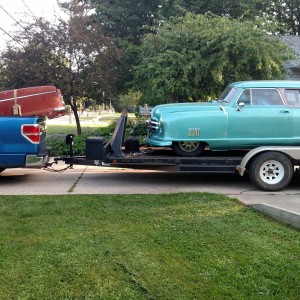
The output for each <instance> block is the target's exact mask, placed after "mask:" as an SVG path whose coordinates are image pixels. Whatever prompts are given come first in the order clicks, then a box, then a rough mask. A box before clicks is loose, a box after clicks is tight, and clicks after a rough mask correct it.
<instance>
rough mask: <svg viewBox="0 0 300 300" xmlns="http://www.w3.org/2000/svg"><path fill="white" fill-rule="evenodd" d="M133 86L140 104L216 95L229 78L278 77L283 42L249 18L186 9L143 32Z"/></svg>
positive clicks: (283, 56) (285, 54) (281, 72)
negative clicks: (157, 27)
mask: <svg viewBox="0 0 300 300" xmlns="http://www.w3.org/2000/svg"><path fill="white" fill-rule="evenodd" d="M141 57H142V60H141V63H140V64H139V66H137V67H136V69H135V78H134V81H133V85H134V87H135V88H136V89H137V90H140V91H141V92H142V93H143V97H142V100H143V103H148V104H149V105H155V104H159V103H166V102H178V101H196V100H199V99H200V100H204V99H207V98H209V97H216V96H217V95H219V93H220V92H221V91H222V90H223V89H224V87H225V86H226V85H227V84H228V83H230V82H233V81H239V80H252V79H275V78H276V79H278V78H282V77H283V75H284V73H285V69H284V65H283V64H284V62H285V61H286V60H287V59H288V58H290V57H291V55H290V52H289V51H287V46H286V45H285V44H283V43H282V42H280V41H279V40H278V39H276V38H274V37H270V36H269V35H267V34H266V33H265V31H264V30H263V29H261V28H259V27H258V26H257V24H255V23H253V22H250V21H248V22H241V21H239V20H231V19H228V18H225V17H214V16H210V15H193V14H187V15H186V16H185V17H184V18H183V19H182V20H178V19H177V20H176V22H174V23H172V24H168V25H166V26H165V27H163V28H161V29H160V30H159V31H158V33H157V34H155V35H154V34H149V35H147V36H146V37H145V39H144V41H143V45H142V47H141Z"/></svg>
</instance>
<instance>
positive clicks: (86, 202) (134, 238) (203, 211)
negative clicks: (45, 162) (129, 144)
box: [0, 174, 300, 300]
mask: <svg viewBox="0 0 300 300" xmlns="http://www.w3.org/2000/svg"><path fill="white" fill-rule="evenodd" d="M56 176H58V175H56ZM91 176H97V175H96V174H94V175H91ZM58 180H59V179H58ZM99 180H100V178H99ZM99 184H100V185H101V184H103V182H101V181H99ZM0 219H1V230H0V241H1V251H0V262H1V268H0V278H1V281H0V287H1V288H0V299H3V300H4V299H5V300H6V299H39V300H46V299H47V300H56V299H90V300H93V299H95V300H96V299H98V300H99V299H103V300H112V299H124V300H125V299H132V300H134V299H172V300H173V299H174V300H175V299H182V300H183V299H184V300H192V299H216V300H217V299H222V300H227V299H228V300H232V299H264V300H266V299H270V300H271V299H272V300H282V299H298V298H299V290H300V272H299V253H300V242H299V232H298V231H296V230H294V229H292V228H289V227H287V226H284V225H282V224H279V223H277V222H275V221H273V220H270V219H269V218H265V217H264V216H263V215H261V214H258V213H257V212H256V211H254V210H252V209H251V208H248V207H245V206H242V205H240V204H239V203H237V202H235V201H234V200H233V199H229V198H227V197H225V196H222V195H214V194H206V193H185V194H184V193H181V194H164V195H146V194H145V195H59V196H58V197H57V196H53V195H52V196H41V195H39V196H32V195H31V196H26V195H22V196H1V199H0Z"/></svg>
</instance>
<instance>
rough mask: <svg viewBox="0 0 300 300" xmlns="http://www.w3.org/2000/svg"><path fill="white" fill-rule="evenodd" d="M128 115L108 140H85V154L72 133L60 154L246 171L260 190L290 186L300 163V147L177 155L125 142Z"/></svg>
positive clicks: (143, 165) (106, 163) (92, 160)
mask: <svg viewBox="0 0 300 300" xmlns="http://www.w3.org/2000/svg"><path fill="white" fill-rule="evenodd" d="M126 123H127V116H126V115H122V116H121V117H120V119H119V120H118V122H117V125H116V128H115V131H114V133H113V136H112V138H111V140H110V141H109V142H107V141H106V140H105V139H104V138H103V137H90V138H87V140H86V156H84V157H83V156H74V155H73V145H74V142H73V135H68V136H67V137H66V142H67V144H68V145H69V147H70V154H69V156H64V157H57V158H55V159H54V161H55V162H58V161H60V160H62V161H64V162H65V163H66V164H68V165H70V166H73V165H93V166H102V167H120V168H133V169H152V170H153V169H157V170H166V171H171V170H172V171H188V172H200V173H239V174H240V175H241V176H243V175H244V174H245V173H246V172H247V173H248V174H249V178H250V180H251V181H252V183H253V184H254V185H255V186H256V187H258V188H259V189H261V190H265V191H278V190H282V189H284V188H285V187H287V186H288V184H289V183H290V181H291V179H292V177H293V175H294V173H295V172H296V171H298V170H299V166H300V146H287V147H284V146H263V147H257V148H254V149H251V150H248V151H209V150H208V151H205V154H204V155H202V156H199V157H178V156H174V153H173V152H172V150H171V149H168V148H161V149H159V148H151V147H140V145H139V143H138V141H137V140H134V139H129V140H127V141H125V147H123V145H124V136H125V128H126Z"/></svg>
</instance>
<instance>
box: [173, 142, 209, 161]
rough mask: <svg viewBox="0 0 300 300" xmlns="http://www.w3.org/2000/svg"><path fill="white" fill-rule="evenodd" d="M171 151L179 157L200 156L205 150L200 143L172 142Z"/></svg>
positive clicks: (203, 145)
mask: <svg viewBox="0 0 300 300" xmlns="http://www.w3.org/2000/svg"><path fill="white" fill-rule="evenodd" d="M172 147H173V150H174V152H175V153H176V154H177V155H179V156H188V157H191V156H200V155H201V154H202V153H203V151H204V148H205V144H204V143H201V142H174V143H173V146H172Z"/></svg>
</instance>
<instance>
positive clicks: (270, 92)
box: [228, 88, 293, 149]
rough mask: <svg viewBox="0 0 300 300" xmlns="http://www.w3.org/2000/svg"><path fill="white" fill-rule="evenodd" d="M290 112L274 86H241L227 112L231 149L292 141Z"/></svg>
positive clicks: (282, 143)
mask: <svg viewBox="0 0 300 300" xmlns="http://www.w3.org/2000/svg"><path fill="white" fill-rule="evenodd" d="M292 136H293V115H292V110H291V109H290V108H289V107H287V106H286V105H285V104H284V102H283V100H282V97H281V95H280V93H279V91H278V90H277V89H270V88H260V89H244V90H243V92H242V94H241V95H240V97H239V99H238V101H237V102H236V103H235V104H234V105H233V106H232V107H231V109H230V110H229V112H228V139H229V144H230V147H231V149H235V148H237V149H239V148H248V147H249V148H252V147H256V146H262V145H292V144H293V141H292Z"/></svg>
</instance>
